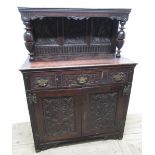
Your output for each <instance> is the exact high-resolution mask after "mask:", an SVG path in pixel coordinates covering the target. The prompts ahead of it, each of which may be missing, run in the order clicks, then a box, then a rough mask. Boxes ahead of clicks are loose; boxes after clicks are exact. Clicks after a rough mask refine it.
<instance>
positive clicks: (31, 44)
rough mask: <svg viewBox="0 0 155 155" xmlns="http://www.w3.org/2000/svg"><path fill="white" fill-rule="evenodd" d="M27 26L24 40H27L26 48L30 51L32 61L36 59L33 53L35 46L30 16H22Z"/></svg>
mask: <svg viewBox="0 0 155 155" xmlns="http://www.w3.org/2000/svg"><path fill="white" fill-rule="evenodd" d="M22 20H23V23H24V25H25V26H26V27H25V30H26V32H25V33H24V40H25V46H26V49H27V50H28V51H29V52H30V53H29V55H30V61H33V60H34V57H33V56H34V53H33V47H34V37H33V33H32V28H31V23H30V19H29V18H26V17H25V18H24V17H23V18H22Z"/></svg>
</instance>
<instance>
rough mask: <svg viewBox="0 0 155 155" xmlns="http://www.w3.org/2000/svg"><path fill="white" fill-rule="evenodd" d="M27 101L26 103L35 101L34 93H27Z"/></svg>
mask: <svg viewBox="0 0 155 155" xmlns="http://www.w3.org/2000/svg"><path fill="white" fill-rule="evenodd" d="M27 102H28V104H34V103H37V97H36V94H35V93H27Z"/></svg>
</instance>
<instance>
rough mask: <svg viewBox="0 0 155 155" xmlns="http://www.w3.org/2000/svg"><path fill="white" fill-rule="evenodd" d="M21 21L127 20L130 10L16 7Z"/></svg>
mask: <svg viewBox="0 0 155 155" xmlns="http://www.w3.org/2000/svg"><path fill="white" fill-rule="evenodd" d="M18 9H19V12H20V13H21V15H22V20H24V21H25V20H30V19H35V18H43V17H73V18H74V19H76V17H77V19H79V17H85V18H87V17H108V18H111V19H117V20H123V21H124V20H125V21H127V20H128V15H129V13H130V11H131V9H83V8H26V7H18Z"/></svg>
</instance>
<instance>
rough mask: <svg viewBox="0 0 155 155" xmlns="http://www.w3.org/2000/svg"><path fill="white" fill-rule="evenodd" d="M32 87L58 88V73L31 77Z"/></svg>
mask: <svg viewBox="0 0 155 155" xmlns="http://www.w3.org/2000/svg"><path fill="white" fill-rule="evenodd" d="M31 87H32V88H33V89H44V88H56V87H57V83H56V75H50V76H49V75H48V76H45V77H44V76H43V77H39V76H36V77H33V78H32V79H31Z"/></svg>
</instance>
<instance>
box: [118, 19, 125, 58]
mask: <svg viewBox="0 0 155 155" xmlns="http://www.w3.org/2000/svg"><path fill="white" fill-rule="evenodd" d="M119 24H120V25H121V27H120V28H119V29H120V30H119V31H118V34H117V39H116V46H117V49H118V50H117V53H116V57H117V58H120V56H121V55H120V52H121V51H120V50H121V48H122V47H123V44H124V39H125V32H124V29H125V28H124V25H125V24H126V20H120V21H119Z"/></svg>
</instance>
